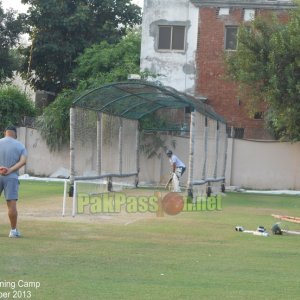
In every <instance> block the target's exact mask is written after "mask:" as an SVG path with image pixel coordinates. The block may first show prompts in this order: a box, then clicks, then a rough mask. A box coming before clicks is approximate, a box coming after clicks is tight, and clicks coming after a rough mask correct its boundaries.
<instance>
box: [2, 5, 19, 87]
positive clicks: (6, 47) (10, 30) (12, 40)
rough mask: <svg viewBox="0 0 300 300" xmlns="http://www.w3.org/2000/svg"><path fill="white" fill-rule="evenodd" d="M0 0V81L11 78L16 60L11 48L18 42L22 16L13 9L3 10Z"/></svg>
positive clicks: (15, 67)
mask: <svg viewBox="0 0 300 300" xmlns="http://www.w3.org/2000/svg"><path fill="white" fill-rule="evenodd" d="M1 4H2V3H1V1H0V83H3V82H5V81H6V80H7V79H8V78H12V76H13V71H14V70H16V69H17V61H16V59H15V55H14V52H12V51H11V49H12V48H13V47H14V46H16V45H17V44H18V40H19V34H20V33H21V31H22V17H21V16H20V17H17V16H16V13H15V12H14V11H13V10H8V11H7V12H4V11H3V9H2V7H1Z"/></svg>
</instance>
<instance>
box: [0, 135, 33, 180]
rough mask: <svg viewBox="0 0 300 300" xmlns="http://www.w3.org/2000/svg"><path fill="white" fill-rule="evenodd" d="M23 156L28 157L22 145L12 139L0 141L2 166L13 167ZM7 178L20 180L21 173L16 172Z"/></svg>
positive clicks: (0, 161) (0, 164)
mask: <svg viewBox="0 0 300 300" xmlns="http://www.w3.org/2000/svg"><path fill="white" fill-rule="evenodd" d="M22 155H24V156H27V151H26V149H25V147H24V145H23V144H22V143H20V142H19V141H17V140H16V139H14V138H11V137H4V138H2V139H0V166H3V167H6V168H10V167H12V166H14V165H15V164H16V163H17V162H19V161H20V158H21V156H22ZM7 176H8V177H11V178H18V176H19V172H18V171H15V172H12V173H10V174H9V175H7Z"/></svg>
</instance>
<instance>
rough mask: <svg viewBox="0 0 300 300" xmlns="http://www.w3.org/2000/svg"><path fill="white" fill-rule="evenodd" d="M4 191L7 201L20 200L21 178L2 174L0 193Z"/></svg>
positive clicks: (0, 177)
mask: <svg viewBox="0 0 300 300" xmlns="http://www.w3.org/2000/svg"><path fill="white" fill-rule="evenodd" d="M3 191H4V197H5V199H6V200H7V201H9V200H18V196H19V180H18V179H17V178H10V177H6V176H0V195H1V194H2V192H3Z"/></svg>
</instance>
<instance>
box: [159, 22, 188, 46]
mask: <svg viewBox="0 0 300 300" xmlns="http://www.w3.org/2000/svg"><path fill="white" fill-rule="evenodd" d="M158 30H159V33H158V50H184V46H185V26H159V27H158Z"/></svg>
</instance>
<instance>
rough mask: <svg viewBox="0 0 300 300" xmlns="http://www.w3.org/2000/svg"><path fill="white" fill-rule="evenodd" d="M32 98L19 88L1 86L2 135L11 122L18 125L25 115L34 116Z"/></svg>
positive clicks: (0, 122) (0, 120) (0, 113)
mask: <svg viewBox="0 0 300 300" xmlns="http://www.w3.org/2000/svg"><path fill="white" fill-rule="evenodd" d="M34 114H35V110H34V106H33V103H32V102H31V100H30V99H29V98H28V97H27V96H26V95H25V94H24V93H23V92H21V91H20V90H19V89H18V88H16V87H13V86H2V87H1V88H0V135H1V136H2V133H3V132H4V129H5V128H6V127H7V126H8V125H11V124H15V125H18V124H20V123H21V122H22V120H23V118H24V117H27V116H34Z"/></svg>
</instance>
